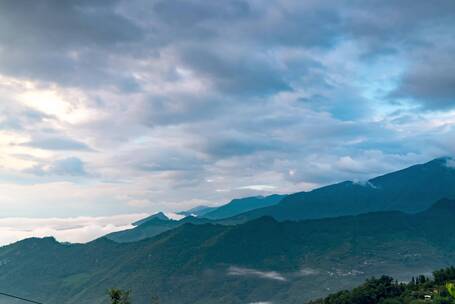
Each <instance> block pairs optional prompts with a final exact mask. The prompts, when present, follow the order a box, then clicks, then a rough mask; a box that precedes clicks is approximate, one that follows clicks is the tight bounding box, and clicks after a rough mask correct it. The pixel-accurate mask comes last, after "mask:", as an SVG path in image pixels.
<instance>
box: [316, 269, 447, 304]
mask: <svg viewBox="0 0 455 304" xmlns="http://www.w3.org/2000/svg"><path fill="white" fill-rule="evenodd" d="M453 282H455V268H454V267H449V268H445V269H441V270H437V271H435V272H433V277H432V278H429V277H426V276H424V275H421V276H418V277H413V278H412V279H411V281H410V282H409V283H402V282H398V281H396V280H394V279H393V278H392V277H389V276H382V277H380V278H371V279H369V280H367V281H366V282H365V283H364V284H362V285H361V286H359V287H357V288H354V289H352V290H350V291H348V290H344V291H340V292H337V293H335V294H332V295H329V296H328V297H326V298H324V299H319V300H315V301H311V302H310V304H418V303H436V304H455V284H454V283H453Z"/></svg>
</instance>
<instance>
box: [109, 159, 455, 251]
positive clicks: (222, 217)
mask: <svg viewBox="0 0 455 304" xmlns="http://www.w3.org/2000/svg"><path fill="white" fill-rule="evenodd" d="M450 164H451V159H450V158H438V159H435V160H433V161H430V162H428V163H425V164H420V165H415V166H412V167H409V168H406V169H404V170H400V171H396V172H393V173H389V174H386V175H383V176H379V177H376V178H373V179H370V180H368V181H366V182H352V181H344V182H341V183H337V184H333V185H329V186H325V187H322V188H318V189H315V190H313V191H309V192H299V193H294V194H290V195H277V194H275V195H270V196H266V197H262V196H257V197H247V198H242V199H234V200H232V201H231V202H229V203H227V204H225V205H222V206H220V207H199V208H197V209H196V210H195V211H196V212H198V211H200V213H199V215H198V216H197V217H195V216H187V217H186V218H184V219H182V220H180V221H174V220H171V219H169V218H167V217H166V216H165V215H164V214H162V213H158V214H155V215H152V216H150V217H148V218H146V219H143V220H141V221H139V222H136V223H134V225H135V226H137V227H135V228H133V229H130V230H126V231H120V232H115V233H112V234H110V235H108V236H107V237H108V238H109V239H111V240H114V241H117V242H131V241H138V240H142V239H145V238H149V237H153V236H155V235H158V234H160V233H162V232H164V231H167V230H170V229H173V228H176V227H178V226H181V225H183V224H185V223H193V224H205V223H214V224H223V225H234V224H239V223H244V222H247V221H250V220H253V219H256V218H259V217H262V216H270V217H273V218H275V219H276V220H279V221H283V220H304V219H317V218H325V217H336V216H343V215H355V214H362V213H368V212H375V211H388V210H389V211H390V210H397V211H404V212H409V213H415V212H419V211H422V210H424V209H426V208H428V207H430V206H431V204H432V203H434V202H435V201H437V200H439V199H441V198H454V199H455V168H452V167H451V166H450ZM207 208H208V209H207ZM191 211H194V210H190V211H186V212H182V213H180V214H193V215H194V213H192V212H191Z"/></svg>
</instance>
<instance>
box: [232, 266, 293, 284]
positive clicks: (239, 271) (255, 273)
mask: <svg viewBox="0 0 455 304" xmlns="http://www.w3.org/2000/svg"><path fill="white" fill-rule="evenodd" d="M228 275H231V276H249V277H256V278H261V279H268V280H275V281H287V279H286V278H285V277H284V276H283V275H282V274H280V273H279V272H276V271H260V270H256V269H251V268H242V267H235V266H231V267H229V269H228Z"/></svg>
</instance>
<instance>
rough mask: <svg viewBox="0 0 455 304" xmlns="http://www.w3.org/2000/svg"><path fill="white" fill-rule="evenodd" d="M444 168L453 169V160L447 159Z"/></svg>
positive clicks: (454, 164) (454, 162) (454, 161)
mask: <svg viewBox="0 0 455 304" xmlns="http://www.w3.org/2000/svg"><path fill="white" fill-rule="evenodd" d="M446 166H447V167H449V168H454V169H455V159H453V158H448V159H447V162H446Z"/></svg>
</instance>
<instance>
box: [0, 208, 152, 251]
mask: <svg viewBox="0 0 455 304" xmlns="http://www.w3.org/2000/svg"><path fill="white" fill-rule="evenodd" d="M145 216H146V215H145V214H126V215H115V216H106V217H73V218H2V219H0V245H7V244H10V243H13V242H15V241H18V240H22V239H25V238H30V237H47V236H53V237H55V238H56V239H57V240H58V241H60V242H71V243H85V242H88V241H91V240H94V239H96V238H98V237H101V236H103V235H105V234H108V233H111V232H114V231H120V230H125V229H130V228H133V226H132V225H131V223H133V222H135V221H137V220H139V219H141V218H144V217H145Z"/></svg>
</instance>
